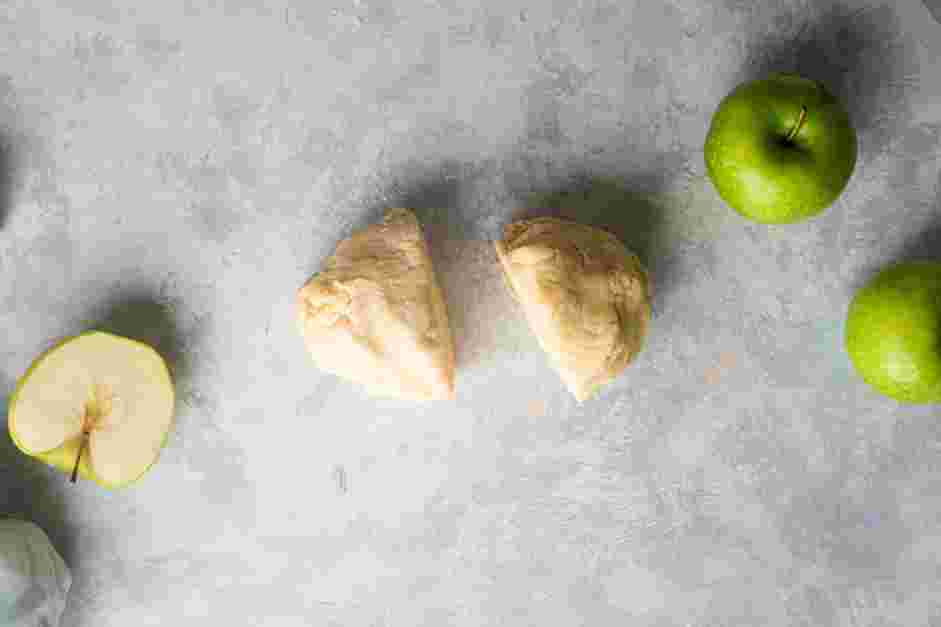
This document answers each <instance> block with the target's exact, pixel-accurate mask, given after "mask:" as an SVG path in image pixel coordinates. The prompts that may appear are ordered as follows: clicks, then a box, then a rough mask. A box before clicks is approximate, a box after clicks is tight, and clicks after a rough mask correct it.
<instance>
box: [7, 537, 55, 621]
mask: <svg viewBox="0 0 941 627" xmlns="http://www.w3.org/2000/svg"><path fill="white" fill-rule="evenodd" d="M71 585H72V576H71V574H70V573H69V568H68V566H66V565H65V562H64V561H62V558H61V557H60V556H59V554H58V553H57V552H56V550H55V548H54V547H53V546H52V543H51V542H50V541H49V537H48V536H47V535H46V534H45V532H43V530H42V529H40V528H39V527H37V526H36V525H34V524H33V523H30V522H25V521H22V520H0V626H3V627H58V625H59V621H60V620H61V618H62V612H63V611H64V610H65V602H66V599H67V597H68V593H69V587H70V586H71Z"/></svg>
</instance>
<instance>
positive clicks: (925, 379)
mask: <svg viewBox="0 0 941 627" xmlns="http://www.w3.org/2000/svg"><path fill="white" fill-rule="evenodd" d="M845 343H846V351H847V353H848V354H849V356H850V360H851V361H852V362H853V366H854V367H855V368H856V371H857V373H859V375H860V376H861V377H862V378H863V380H864V381H865V382H866V383H868V384H869V385H870V386H872V387H873V388H874V389H875V390H876V391H878V392H879V393H881V394H883V395H885V396H888V397H889V398H892V399H895V400H897V401H900V402H903V403H911V404H924V403H941V262H932V261H911V262H904V263H898V264H896V265H893V266H890V267H888V268H886V269H884V270H882V271H881V272H879V273H878V274H877V275H876V276H875V277H874V278H873V279H872V280H871V281H870V282H869V283H868V284H866V285H865V286H864V287H863V288H862V289H860V290H859V291H858V292H856V294H855V296H854V297H853V300H852V302H851V304H850V307H849V310H848V312H847V316H846V338H845Z"/></svg>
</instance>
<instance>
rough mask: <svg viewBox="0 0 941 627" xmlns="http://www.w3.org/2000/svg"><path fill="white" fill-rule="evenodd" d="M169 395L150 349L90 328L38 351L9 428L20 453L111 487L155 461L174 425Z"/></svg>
mask: <svg viewBox="0 0 941 627" xmlns="http://www.w3.org/2000/svg"><path fill="white" fill-rule="evenodd" d="M173 406H174V390H173V381H172V380H171V378H170V371H169V369H168V368H167V364H166V362H165V361H164V360H163V358H162V357H161V356H160V355H159V354H158V353H157V352H156V351H155V350H154V349H153V348H151V347H150V346H147V345H146V344H142V343H141V342H138V341H135V340H131V339H128V338H125V337H121V336H118V335H112V334H110V333H105V332H102V331H91V332H89V333H84V334H82V335H78V336H76V337H72V338H68V339H66V340H64V341H62V342H60V343H59V344H57V345H56V346H54V347H53V348H51V349H49V350H48V351H46V352H45V353H44V354H42V355H41V356H40V357H39V358H37V359H36V361H34V362H33V364H32V365H31V366H30V368H29V370H27V371H26V374H25V375H23V378H22V379H20V382H19V384H18V385H17V387H16V391H15V392H14V393H13V397H12V398H11V399H10V410H9V417H8V426H9V429H10V436H11V437H12V439H13V442H14V443H15V444H16V446H17V448H19V449H20V450H21V451H23V452H24V453H25V454H27V455H29V456H31V457H36V458H37V459H40V460H42V461H44V462H45V463H47V464H49V465H51V466H54V467H56V468H58V469H60V470H63V471H65V472H69V473H71V474H72V481H75V478H76V475H81V476H82V477H83V478H85V479H90V480H93V481H95V482H97V483H99V484H101V485H103V486H106V487H111V488H116V487H121V486H125V485H127V484H130V483H133V482H134V481H136V480H137V479H139V478H140V477H141V476H142V475H143V474H144V473H145V472H147V470H148V469H149V468H150V467H151V466H152V465H153V464H154V462H156V461H157V457H158V455H159V454H160V449H161V448H162V447H163V445H164V443H165V442H166V439H167V434H168V433H169V432H170V427H171V425H172V423H173Z"/></svg>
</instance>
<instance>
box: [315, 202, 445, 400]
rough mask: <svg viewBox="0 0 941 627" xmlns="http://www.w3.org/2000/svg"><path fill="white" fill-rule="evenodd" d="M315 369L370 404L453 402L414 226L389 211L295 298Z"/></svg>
mask: <svg viewBox="0 0 941 627" xmlns="http://www.w3.org/2000/svg"><path fill="white" fill-rule="evenodd" d="M298 314H299V320H300V326H301V332H302V333H303V335H304V340H305V342H306V344H307V348H308V350H309V351H310V354H311V355H312V356H313V358H314V361H315V362H316V363H317V365H318V366H319V367H320V368H321V369H323V370H326V371H328V372H332V373H334V374H336V375H339V376H341V377H344V378H346V379H349V380H351V381H355V382H358V383H361V384H362V385H364V386H366V388H367V390H368V391H369V392H370V393H371V394H373V395H376V396H386V397H397V398H404V399H412V400H430V399H445V398H453V396H454V345H453V342H452V339H451V330H450V328H449V326H448V314H447V310H446V308H445V304H444V299H443V298H442V294H441V288H440V287H439V285H438V282H437V280H436V279H435V274H434V269H433V268H432V265H431V257H430V256H429V254H428V246H427V244H426V242H425V238H424V236H423V234H422V230H421V226H420V225H419V223H418V220H417V219H416V218H415V215H414V214H413V213H412V212H411V211H410V210H408V209H390V210H389V211H387V212H386V215H385V218H384V219H383V221H382V222H381V223H379V224H374V225H372V226H369V227H367V228H365V229H363V230H361V231H359V232H357V233H354V234H353V235H352V236H351V237H350V238H349V239H346V240H344V241H343V242H341V243H340V244H339V246H338V247H337V250H336V252H335V253H334V254H333V256H332V257H330V258H329V259H328V260H327V262H326V267H325V268H324V270H323V271H322V272H320V273H319V274H316V275H314V276H313V277H312V278H311V279H310V281H308V283H307V284H306V285H305V286H304V287H303V288H301V290H300V291H299V293H298Z"/></svg>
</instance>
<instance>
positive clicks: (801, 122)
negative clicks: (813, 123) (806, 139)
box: [784, 107, 807, 142]
mask: <svg viewBox="0 0 941 627" xmlns="http://www.w3.org/2000/svg"><path fill="white" fill-rule="evenodd" d="M806 121H807V107H801V112H800V115H799V116H797V124H795V125H794V128H792V129H791V132H790V133H788V134H787V137H785V138H784V141H786V142H789V141H791V140H792V139H794V136H795V135H797V131H799V130H801V127H802V126H804V122H806Z"/></svg>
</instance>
